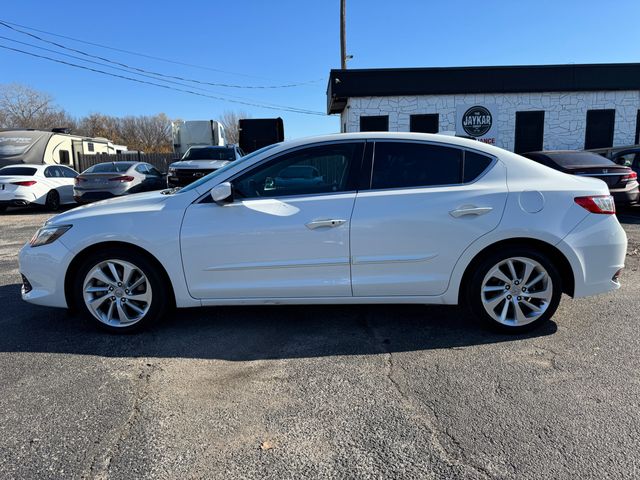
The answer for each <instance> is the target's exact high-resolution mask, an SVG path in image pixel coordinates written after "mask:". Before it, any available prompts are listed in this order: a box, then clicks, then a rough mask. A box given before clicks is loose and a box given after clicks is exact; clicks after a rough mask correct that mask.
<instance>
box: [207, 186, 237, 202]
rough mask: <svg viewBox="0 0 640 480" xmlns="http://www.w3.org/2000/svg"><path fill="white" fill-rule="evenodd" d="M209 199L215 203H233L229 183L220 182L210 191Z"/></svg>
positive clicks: (231, 189) (231, 188) (231, 187)
mask: <svg viewBox="0 0 640 480" xmlns="http://www.w3.org/2000/svg"><path fill="white" fill-rule="evenodd" d="M211 198H213V201H214V202H216V203H230V202H233V186H232V185H231V183H230V182H222V183H220V184H219V185H216V186H215V187H213V188H212V189H211Z"/></svg>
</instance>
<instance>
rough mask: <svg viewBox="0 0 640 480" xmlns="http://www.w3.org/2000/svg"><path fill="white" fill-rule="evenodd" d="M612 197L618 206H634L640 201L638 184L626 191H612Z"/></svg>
mask: <svg viewBox="0 0 640 480" xmlns="http://www.w3.org/2000/svg"><path fill="white" fill-rule="evenodd" d="M611 195H612V196H613V200H614V201H615V202H616V205H634V204H636V203H638V202H639V201H640V190H639V189H638V184H637V183H635V184H634V185H631V186H630V187H629V188H627V189H624V190H611Z"/></svg>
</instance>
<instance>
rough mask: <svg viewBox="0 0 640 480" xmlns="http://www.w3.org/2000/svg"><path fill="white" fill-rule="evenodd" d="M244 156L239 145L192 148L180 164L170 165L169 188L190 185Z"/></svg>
mask: <svg viewBox="0 0 640 480" xmlns="http://www.w3.org/2000/svg"><path fill="white" fill-rule="evenodd" d="M243 155H244V154H243V153H242V150H240V147H238V146H237V145H229V146H226V147H218V146H200V147H191V148H189V150H187V152H186V153H185V154H184V155H183V157H182V159H181V160H180V161H179V162H174V163H172V164H171V165H169V174H168V175H167V186H168V187H169V188H172V187H184V186H186V185H189V184H190V183H191V182H194V181H196V180H198V179H199V178H202V177H204V176H205V175H208V174H210V173H211V172H214V171H215V170H218V169H219V168H222V167H224V166H225V165H226V164H227V163H229V162H233V161H235V160H238V159H239V158H240V157H242V156H243Z"/></svg>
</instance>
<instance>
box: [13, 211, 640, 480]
mask: <svg viewBox="0 0 640 480" xmlns="http://www.w3.org/2000/svg"><path fill="white" fill-rule="evenodd" d="M48 216H49V214H46V213H42V212H38V211H31V210H18V211H10V212H9V213H8V214H5V215H2V216H0V478H7V479H9V478H10V479H39V478H65V479H70V478H98V479H103V478H113V479H134V478H136V479H137V478H161V479H178V478H179V479H187V478H203V479H204V478H207V479H217V478H220V479H245V478H246V479H253V478H255V479H258V478H260V479H284V478H296V479H299V478H437V479H445V478H470V479H475V478H478V479H487V478H514V479H515V478H518V479H529V478H530V479H541V478H544V479H547V478H548V479H564V478H567V479H569V478H571V479H575V478H581V479H587V478H589V479H603V478H612V479H622V478H638V477H639V476H640V407H639V403H640V368H639V367H640V328H639V327H640V325H639V323H640V322H639V320H640V314H639V311H640V271H639V269H640V209H637V210H636V211H632V210H628V211H625V212H623V213H621V214H620V219H621V221H622V222H623V224H624V227H625V230H626V231H627V233H628V235H629V239H630V244H629V253H628V256H627V267H626V270H625V273H624V275H623V277H622V282H623V286H622V288H621V289H620V290H618V291H616V292H614V293H612V294H608V295H603V296H598V297H592V298H586V299H577V300H572V299H571V298H569V297H566V296H565V297H564V298H563V300H562V303H561V306H560V308H559V310H558V312H557V313H556V315H555V317H554V321H553V322H550V323H549V324H548V325H547V326H545V327H544V328H543V329H541V330H537V331H535V332H533V333H530V334H527V335H520V336H506V335H498V334H494V333H490V332H487V331H485V330H483V329H481V328H480V327H478V325H476V324H475V323H474V321H473V319H472V318H471V317H470V316H469V315H468V314H467V313H466V311H465V310H464V309H463V308H459V307H444V306H415V305H412V306H411V305H410V306H406V305H405V306H402V305H383V306H380V305H375V306H346V307H345V306H333V307H332V306H303V307H300V306H296V307H284V306H278V307H276V306H269V307H226V308H207V309H193V310H184V311H182V310H179V311H177V312H176V313H175V314H174V315H172V317H171V318H169V319H167V320H166V321H164V322H163V323H161V324H159V325H157V326H155V327H154V328H152V329H151V330H150V331H147V332H145V333H143V334H139V335H129V336H114V335H108V334H104V333H100V332H97V331H96V330H94V329H93V327H92V326H91V325H89V324H87V323H85V322H83V321H82V320H80V319H79V318H77V317H74V316H71V315H68V314H67V313H66V312H65V311H63V310H57V309H50V308H44V307H37V306H34V305H30V304H27V303H24V302H22V301H21V300H20V296H19V275H18V270H17V252H18V250H19V249H20V247H21V246H22V244H24V242H25V241H27V240H28V239H29V238H30V236H31V235H32V233H33V232H34V231H35V229H36V228H37V227H38V226H40V225H41V224H42V223H43V221H44V220H45V219H46V218H47V217H48Z"/></svg>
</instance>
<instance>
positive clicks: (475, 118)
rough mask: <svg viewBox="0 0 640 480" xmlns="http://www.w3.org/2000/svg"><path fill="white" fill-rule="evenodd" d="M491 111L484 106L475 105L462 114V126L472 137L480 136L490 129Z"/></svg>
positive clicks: (491, 121)
mask: <svg viewBox="0 0 640 480" xmlns="http://www.w3.org/2000/svg"><path fill="white" fill-rule="evenodd" d="M492 123H493V119H492V118H491V112H490V111H489V110H487V109H486V108H484V107H481V106H479V105H476V106H475V107H471V108H470V109H469V110H467V111H466V112H464V115H463V116H462V128H463V129H464V131H465V132H467V133H468V134H469V135H471V136H472V137H481V136H482V135H484V134H485V133H487V132H488V131H489V130H491V124H492Z"/></svg>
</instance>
